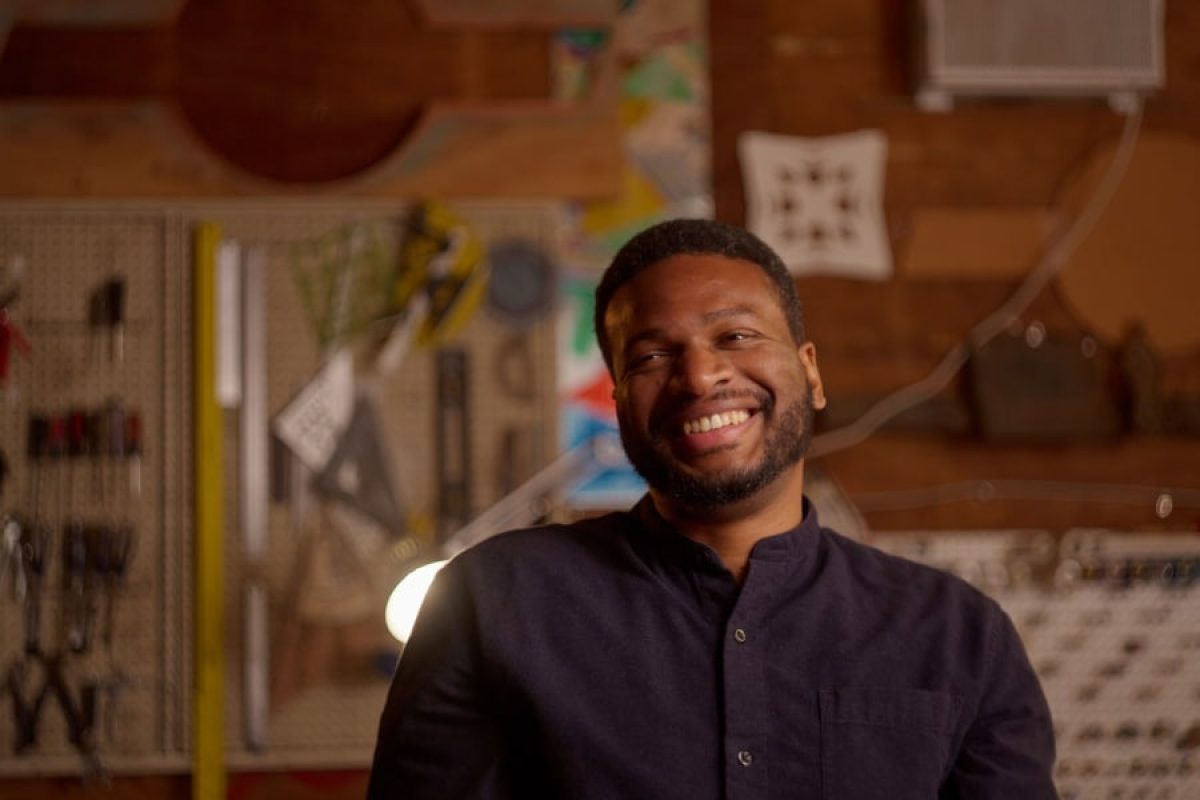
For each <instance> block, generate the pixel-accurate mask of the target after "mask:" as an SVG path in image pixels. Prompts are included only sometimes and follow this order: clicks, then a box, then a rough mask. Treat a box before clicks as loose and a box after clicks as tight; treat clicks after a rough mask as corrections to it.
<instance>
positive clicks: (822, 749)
mask: <svg viewBox="0 0 1200 800" xmlns="http://www.w3.org/2000/svg"><path fill="white" fill-rule="evenodd" d="M596 332H597V337H598V340H599V343H600V347H601V350H602V351H603V353H604V357H605V360H606V363H607V364H608V367H609V370H610V372H611V373H612V377H613V381H614V385H615V391H614V397H615V399H616V403H617V412H618V421H619V424H620V429H621V440H622V442H623V443H624V446H625V449H626V452H627V453H628V455H629V458H630V461H631V462H632V463H633V464H634V466H635V467H636V468H637V469H638V471H639V472H640V473H641V474H642V475H643V476H644V477H645V478H646V481H647V483H648V484H649V486H650V490H649V493H648V495H647V496H646V497H645V498H643V500H642V501H641V502H640V503H638V505H637V506H635V507H634V508H633V509H632V510H630V511H628V512H623V513H616V514H610V515H607V516H604V517H600V518H597V519H593V520H587V521H583V522H579V523H575V524H573V525H555V526H544V527H539V528H533V529H527V530H523V531H515V532H510V533H507V534H505V535H502V536H497V537H494V538H492V539H490V540H488V541H486V542H484V543H483V544H481V545H478V546H477V547H475V548H473V549H471V550H469V551H467V552H466V553H463V554H462V555H460V556H459V557H458V558H456V559H454V560H453V561H452V562H451V563H450V564H449V565H448V566H447V567H446V568H445V569H444V570H443V571H442V572H441V574H440V575H439V577H438V579H437V581H436V582H435V584H434V586H433V589H432V590H431V592H430V594H429V596H428V598H427V599H426V602H425V607H424V608H423V609H422V612H421V616H420V618H419V619H418V621H417V624H416V627H415V629H414V631H413V636H412V638H411V640H410V642H409V644H408V647H407V648H406V649H405V652H404V656H403V658H402V659H401V662H400V665H399V667H398V669H397V672H396V676H395V679H394V681H393V685H392V690H391V692H390V694H389V697H388V702H387V706H386V708H385V710H384V713H383V718H382V721H381V724H380V731H379V740H378V744H377V748H376V753H375V761H374V765H373V768H372V773H371V782H370V791H369V796H370V797H371V798H373V799H374V800H379V799H382V798H430V799H431V800H432V798H438V799H439V800H453V799H454V798H531V799H536V800H542V799H543V798H547V799H549V798H572V799H575V798H655V800H659V799H663V798H679V800H708V799H709V798H712V799H713V800H716V799H717V798H728V799H729V800H734V799H740V798H747V799H749V798H754V799H755V800H768V799H773V798H796V799H797V800H801V799H804V800H807V799H808V798H812V799H813V800H822V799H825V800H828V799H830V798H844V799H846V800H869V799H870V798H888V799H889V800H906V799H909V798H911V799H912V800H917V799H918V798H929V799H930V800H932V799H934V798H941V799H943V800H944V799H945V798H981V799H983V800H993V799H994V800H1001V799H1002V798H1003V799H1004V800H1009V799H1011V798H1022V800H1028V799H1029V798H1033V799H1034V800H1041V798H1047V800H1048V799H1049V798H1054V797H1056V794H1055V791H1054V787H1053V784H1052V782H1051V779H1050V771H1051V767H1052V765H1053V760H1054V741H1053V734H1052V729H1051V724H1050V715H1049V710H1048V708H1047V706H1046V702H1045V699H1044V697H1043V695H1042V692H1041V689H1040V687H1039V686H1038V682H1037V679H1036V677H1035V676H1034V673H1033V670H1032V669H1031V668H1030V666H1029V663H1028V659H1027V658H1026V656H1025V653H1024V650H1023V649H1022V647H1021V643H1020V640H1019V639H1018V638H1017V635H1016V632H1015V631H1014V629H1013V626H1012V624H1011V622H1010V621H1009V620H1008V618H1007V617H1006V616H1005V615H1004V613H1003V612H1002V611H1001V610H1000V609H999V607H998V606H996V604H995V603H993V602H992V601H991V600H989V599H987V598H986V597H984V596H983V595H981V594H980V593H978V592H976V591H975V590H974V589H972V588H970V587H969V586H967V585H966V584H964V583H963V582H961V581H959V580H957V579H955V578H952V577H950V576H948V575H946V574H944V573H940V572H937V571H935V570H931V569H928V568H925V567H920V566H917V565H915V564H911V563H909V562H906V561H903V560H900V559H897V558H893V557H890V556H886V555H884V554H882V553H880V552H878V551H876V550H873V549H871V548H868V547H865V546H863V545H861V544H857V543H855V542H852V541H849V540H847V539H844V538H842V537H840V536H838V535H837V534H836V533H834V532H833V531H830V530H828V529H825V528H822V527H821V525H820V523H819V522H818V520H817V511H816V509H815V508H813V507H812V506H811V505H810V504H809V503H808V502H807V501H806V500H805V498H804V455H805V451H806V450H807V447H808V442H809V440H810V438H811V432H812V422H813V414H814V412H815V411H816V410H818V409H820V408H823V407H824V406H825V402H826V401H825V393H824V388H823V386H822V383H821V375H820V371H819V370H818V368H817V358H816V350H815V348H814V346H813V345H812V343H811V342H809V341H808V340H807V338H806V337H805V334H804V324H803V318H802V314H801V307H800V302H799V299H798V298H797V296H796V290H795V286H794V284H793V282H792V279H791V277H790V276H789V275H788V273H787V270H786V269H785V268H784V266H783V264H782V263H781V262H780V260H779V258H778V256H776V255H775V253H773V252H772V251H771V250H770V249H769V248H768V247H767V246H766V245H764V244H763V243H762V242H761V241H759V240H758V239H756V238H755V237H753V236H752V235H750V234H749V233H747V232H745V231H743V230H741V229H738V228H734V227H731V226H727V225H722V224H720V223H714V222H707V221H701V220H675V221H671V222H666V223H663V224H661V225H658V226H655V227H653V228H651V229H649V230H647V231H645V232H643V233H641V234H639V235H638V236H637V237H635V238H634V239H633V240H632V241H630V242H629V244H627V245H626V246H625V247H624V248H623V249H622V250H621V252H620V253H618V254H617V256H616V258H615V259H614V261H613V263H612V265H611V266H610V267H609V269H608V270H607V272H606V273H605V275H604V277H603V279H602V280H601V283H600V286H599V287H598V288H597V291H596Z"/></svg>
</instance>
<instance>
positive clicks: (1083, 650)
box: [873, 531, 1200, 800]
mask: <svg viewBox="0 0 1200 800" xmlns="http://www.w3.org/2000/svg"><path fill="white" fill-rule="evenodd" d="M873 543H874V544H876V545H877V546H879V547H882V548H883V549H885V550H888V551H890V552H893V553H896V554H898V555H902V556H905V557H907V558H911V559H913V560H916V561H922V562H925V563H929V564H932V565H934V566H938V567H941V568H944V569H947V570H949V571H951V572H955V573H957V574H959V575H961V576H962V577H964V578H967V579H968V580H970V581H972V582H973V583H975V584H976V585H978V586H979V588H981V589H983V590H984V591H986V592H988V593H989V594H991V595H992V596H993V597H994V598H995V599H996V600H997V601H998V602H999V603H1000V604H1001V605H1002V606H1003V607H1004V608H1005V610H1006V611H1007V612H1008V613H1009V615H1010V616H1011V617H1012V619H1013V621H1014V623H1015V624H1016V625H1017V629H1018V630H1019V631H1020V633H1021V637H1022V639H1023V641H1024V643H1025V646H1026V649H1027V650H1028V652H1029V656H1030V660H1031V661H1032V663H1033V665H1034V668H1035V669H1036V670H1037V672H1038V675H1039V677H1040V678H1041V681H1042V686H1043V689H1044V690H1045V692H1046V697H1047V700H1048V701H1049V703H1050V707H1051V710H1052V712H1053V715H1054V727H1055V734H1056V738H1057V743H1058V763H1057V767H1056V771H1055V780H1056V782H1057V784H1058V787H1059V791H1060V793H1061V795H1062V797H1063V798H1064V800H1133V799H1134V798H1145V799H1146V800H1190V798H1196V797H1200V760H1198V758H1200V580H1198V579H1200V539H1198V538H1197V537H1196V536H1195V535H1194V534H1178V535H1158V534H1155V535H1117V534H1112V533H1104V532H1095V531H1075V532H1071V533H1068V534H1067V535H1065V536H1064V537H1062V538H1061V540H1059V539H1057V538H1056V537H1054V536H1051V535H1050V534H1048V533H1045V532H1028V531H1012V532H996V533H984V532H972V533H964V534H953V533H945V534H899V533H898V534H887V535H883V536H879V537H878V538H877V539H876V540H875V541H874V542H873Z"/></svg>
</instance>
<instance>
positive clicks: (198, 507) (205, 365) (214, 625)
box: [192, 223, 225, 800]
mask: <svg viewBox="0 0 1200 800" xmlns="http://www.w3.org/2000/svg"><path fill="white" fill-rule="evenodd" d="M220 241H221V230H220V227H219V226H218V225H215V224H213V223H202V224H200V225H198V226H197V227H196V230H195V236H194V247H195V250H194V280H193V288H192V291H193V309H192V313H193V326H194V332H193V336H194V340H193V346H194V348H195V353H194V360H193V382H192V383H193V390H194V397H193V405H194V409H193V414H194V424H195V447H194V458H195V464H194V480H195V482H196V484H195V512H196V520H195V538H196V545H195V687H194V696H193V703H192V714H193V717H192V722H193V726H192V732H193V736H192V764H193V769H192V796H193V797H194V798H196V800H225V687H224V672H225V664H224V656H223V653H224V646H225V639H224V630H223V625H222V618H223V613H224V566H223V565H224V552H223V547H222V542H223V539H222V537H223V535H224V520H223V516H224V499H223V496H222V495H223V492H222V477H221V472H222V452H221V451H222V446H221V445H222V437H223V436H224V430H223V426H222V423H221V410H220V408H219V406H218V405H217V394H216V341H217V331H216V322H215V320H216V309H215V306H216V303H215V296H216V280H215V276H216V252H217V245H218V244H219V242H220Z"/></svg>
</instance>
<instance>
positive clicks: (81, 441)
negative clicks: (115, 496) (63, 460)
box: [67, 409, 88, 508]
mask: <svg viewBox="0 0 1200 800" xmlns="http://www.w3.org/2000/svg"><path fill="white" fill-rule="evenodd" d="M87 452H88V436H87V412H85V411H81V410H79V409H73V410H71V411H69V412H67V455H68V456H70V458H71V463H70V464H69V465H68V466H67V505H68V506H70V507H71V508H74V507H75V472H76V470H77V467H76V462H75V459H78V458H80V457H82V456H85V455H87Z"/></svg>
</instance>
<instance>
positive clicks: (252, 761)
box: [194, 204, 561, 768]
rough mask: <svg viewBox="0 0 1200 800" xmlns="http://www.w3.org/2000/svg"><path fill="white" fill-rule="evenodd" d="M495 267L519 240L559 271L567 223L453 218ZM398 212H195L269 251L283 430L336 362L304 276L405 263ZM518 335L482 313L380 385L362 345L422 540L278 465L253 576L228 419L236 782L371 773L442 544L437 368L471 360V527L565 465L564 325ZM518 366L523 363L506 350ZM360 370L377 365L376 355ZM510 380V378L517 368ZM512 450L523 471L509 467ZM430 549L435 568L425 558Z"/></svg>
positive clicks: (544, 317) (520, 214)
mask: <svg viewBox="0 0 1200 800" xmlns="http://www.w3.org/2000/svg"><path fill="white" fill-rule="evenodd" d="M453 210H454V211H455V212H456V213H458V214H460V215H461V216H462V217H464V218H465V219H466V221H467V222H468V224H469V226H470V229H471V231H472V232H473V233H474V235H475V236H476V237H477V238H478V239H479V240H480V242H481V244H482V245H483V246H484V248H485V250H486V249H487V248H488V247H489V246H490V245H491V244H493V243H496V242H502V241H514V240H520V241H522V242H525V243H526V244H529V245H532V246H534V247H536V248H537V249H539V250H541V251H542V252H543V253H544V254H545V255H546V256H547V257H548V258H549V260H550V261H551V262H556V261H557V260H559V258H560V256H561V243H560V229H561V223H560V211H559V209H558V207H556V206H552V205H542V204H496V205H483V204H455V206H454V209H453ZM408 211H409V209H408V208H406V207H403V206H391V207H384V206H360V207H357V208H353V209H350V210H346V209H345V208H339V209H329V208H321V207H319V206H318V207H313V206H303V205H295V206H293V207H291V208H283V209H281V208H279V207H274V208H271V209H263V208H255V207H245V206H241V205H239V206H236V207H233V208H223V207H210V208H205V209H203V210H199V211H197V212H196V213H195V216H194V218H195V219H196V220H199V219H207V220H211V221H214V222H217V223H218V224H219V225H220V226H221V232H222V238H223V240H225V241H236V242H237V243H238V244H239V245H240V246H241V247H242V249H243V252H246V251H247V250H248V249H257V251H258V252H259V253H260V254H261V256H262V258H263V259H264V269H265V272H266V286H267V291H266V336H267V350H268V353H269V359H268V362H269V363H268V386H267V394H268V401H267V404H268V408H269V415H270V416H271V417H272V418H274V417H275V416H276V415H278V414H279V413H280V412H281V411H282V410H283V409H284V408H285V407H286V406H287V404H288V403H289V402H290V401H291V400H292V399H293V398H294V397H295V396H296V395H297V394H298V393H299V392H300V391H301V390H302V389H303V388H304V387H305V385H306V384H307V383H308V382H309V381H310V380H312V379H313V377H314V376H315V375H316V374H317V372H318V370H319V369H320V368H321V366H322V364H323V363H324V359H326V358H328V357H330V356H331V355H332V354H333V353H334V352H337V350H338V348H337V347H334V346H323V345H322V342H321V341H320V339H321V337H320V336H319V334H318V326H317V325H316V324H315V321H314V317H313V316H312V314H311V313H310V310H311V299H306V297H305V295H304V291H303V289H302V285H303V281H302V280H300V278H299V276H300V275H301V274H302V273H307V274H310V275H311V274H312V272H313V270H315V269H319V268H323V267H324V266H328V265H330V264H335V265H336V264H340V265H341V267H340V268H343V269H355V268H356V267H355V265H354V263H353V262H355V260H356V259H358V258H360V257H361V256H362V255H363V253H365V252H367V251H371V252H373V253H374V256H373V257H375V258H378V257H382V258H383V260H384V261H385V262H389V261H394V260H395V259H396V258H397V254H398V252H399V246H400V243H401V241H402V238H403V229H402V224H401V223H402V220H403V219H404V218H405V216H406V215H407V213H408ZM543 312H544V313H542V314H541V315H540V316H539V317H538V318H537V319H536V320H532V321H529V320H526V321H525V322H523V323H520V324H516V323H514V320H513V319H512V318H511V316H510V315H508V314H498V313H493V312H492V311H491V310H490V307H489V305H488V304H487V303H486V302H485V303H483V304H482V305H481V307H480V308H479V309H478V310H477V311H476V312H475V313H473V314H472V316H471V317H470V320H469V322H468V323H467V325H466V327H465V329H464V330H462V331H461V332H460V333H458V334H456V335H454V336H451V337H450V338H448V339H447V340H445V341H440V342H439V343H438V344H437V346H436V347H416V346H414V347H413V348H412V349H410V350H409V352H408V353H407V355H406V356H405V357H404V359H403V361H402V362H401V364H400V366H399V367H398V368H397V369H396V370H395V371H394V372H393V373H391V374H390V375H389V376H388V377H386V378H383V379H381V380H377V379H376V378H374V377H373V376H372V375H371V374H370V372H371V371H370V369H369V365H370V356H369V354H370V353H371V352H373V351H372V350H371V348H370V347H367V348H366V350H365V351H364V348H363V343H364V342H365V341H369V340H370V339H371V337H372V331H371V329H370V327H369V326H368V327H367V328H365V329H364V330H363V331H362V332H361V333H360V334H359V335H357V336H353V337H350V338H349V342H350V344H349V349H350V350H351V351H353V352H354V354H355V355H354V360H355V367H354V372H355V374H356V379H355V382H356V386H357V387H358V388H359V389H361V390H362V391H363V392H364V393H366V394H367V395H369V397H370V402H371V404H372V409H373V411H374V417H375V420H376V422H377V424H378V429H379V438H380V441H381V442H383V447H382V448H381V449H382V451H383V453H384V455H385V457H386V459H387V462H388V464H389V466H390V468H391V469H390V471H391V473H392V478H393V481H392V483H393V488H394V489H395V492H396V495H397V497H398V499H399V501H400V505H401V507H402V508H403V509H404V512H405V514H406V517H407V520H408V525H409V530H406V531H392V532H391V533H392V534H393V536H391V537H384V538H383V539H382V540H381V539H380V538H379V537H378V535H376V534H373V533H372V532H371V531H369V530H364V529H363V528H362V526H361V525H360V524H359V523H360V522H361V520H356V519H355V518H353V517H352V516H351V515H347V514H346V513H345V511H344V509H342V508H341V507H340V506H339V505H338V504H337V503H335V502H331V501H330V500H329V499H328V498H323V497H322V496H321V495H320V493H318V492H316V491H313V489H312V487H311V484H312V479H313V477H314V476H313V475H312V473H310V472H306V471H305V470H304V469H303V467H302V466H301V465H300V464H299V463H298V462H297V460H296V459H294V458H291V457H289V456H288V455H287V454H286V452H285V450H284V449H282V448H280V447H273V448H272V460H273V462H276V463H273V466H272V469H273V470H275V469H279V468H280V467H281V466H282V465H281V464H279V463H277V462H278V461H279V460H280V459H283V460H286V461H288V466H287V468H286V469H285V470H284V472H290V473H291V474H290V477H287V478H284V479H283V480H286V481H287V483H288V484H289V488H288V494H289V497H288V498H287V499H281V500H279V501H278V502H272V504H271V506H270V508H269V531H270V533H269V541H268V546H267V555H266V558H265V559H264V561H263V563H262V564H261V565H260V566H258V567H254V568H253V569H250V568H248V567H247V565H246V564H245V563H244V562H243V560H242V558H241V553H242V551H243V545H242V542H241V538H240V534H239V532H238V527H239V522H238V515H237V498H238V496H239V488H240V486H239V479H238V472H239V466H238V464H237V462H236V458H237V452H238V447H237V445H238V436H239V431H238V426H237V423H236V419H235V418H234V416H233V412H226V413H227V415H228V416H227V417H226V442H225V453H226V456H225V458H226V469H225V481H226V483H225V496H226V498H227V501H226V537H225V552H226V556H227V559H226V573H225V587H226V604H225V605H226V616H225V630H226V649H225V659H226V687H227V689H226V692H227V697H226V700H227V702H226V731H225V735H226V741H227V743H228V745H229V747H228V758H229V763H230V765H231V767H233V768H243V767H246V768H263V767H267V768H269V767H274V766H304V767H331V766H365V765H366V764H368V763H369V760H370V757H371V753H372V751H373V748H374V742H375V735H376V730H377V725H378V719H379V714H380V712H381V710H382V708H383V703H384V698H385V695H386V691H387V687H388V684H389V682H390V677H391V671H392V669H393V667H394V664H395V658H396V656H397V654H398V645H397V644H396V642H395V641H394V640H393V639H391V637H390V635H388V634H387V632H386V629H385V628H384V624H383V609H384V606H385V604H386V600H387V596H388V594H389V593H390V590H391V589H392V587H393V586H394V584H395V582H396V581H397V580H398V579H399V577H401V576H402V575H403V574H404V571H405V570H406V569H408V568H410V567H411V566H412V563H413V560H414V559H421V558H424V557H432V556H431V552H432V543H433V540H434V539H435V538H436V536H437V532H438V530H439V528H442V527H444V526H443V524H442V520H440V519H439V513H438V512H439V502H438V501H439V486H438V481H437V468H436V461H437V450H438V448H437V446H436V445H437V442H436V441H435V439H436V428H437V426H436V415H437V411H438V386H437V367H436V364H437V360H438V357H439V352H443V353H444V352H455V353H462V354H463V356H464V357H465V359H466V369H467V386H468V394H467V402H468V409H467V413H466V415H465V416H466V417H467V419H468V420H469V425H468V427H467V431H468V438H469V441H468V442H467V443H466V445H467V452H468V453H469V463H468V466H469V485H470V494H469V496H468V498H467V503H468V506H467V508H466V513H467V516H468V518H469V517H471V516H474V515H475V514H477V513H478V512H480V511H482V510H484V509H486V508H487V507H489V506H490V505H492V504H493V503H495V502H496V501H497V500H499V499H500V498H502V497H503V496H504V495H505V494H507V493H508V492H509V491H511V489H512V488H514V486H515V484H516V483H519V482H520V481H522V480H524V479H525V478H528V477H531V475H532V474H533V473H535V472H536V471H537V470H538V469H540V468H541V467H543V466H544V465H545V464H547V463H548V462H549V460H551V459H552V458H553V456H554V455H556V448H557V442H556V439H555V429H556V424H557V416H556V408H557V401H556V395H555V391H556V390H555V387H556V383H555V374H556V371H555V358H556V351H555V344H554V319H553V315H552V312H553V309H552V308H549V307H547V308H545V309H543ZM514 347H517V348H519V350H520V352H519V353H518V357H517V358H516V359H513V357H512V354H511V352H510V351H511V349H513V348H514ZM364 352H366V353H367V355H364ZM514 362H515V363H514ZM514 442H516V443H517V447H518V449H519V450H520V451H521V453H520V458H519V459H518V461H519V466H516V467H514V464H513V463H512V462H511V461H509V460H508V458H507V456H506V451H507V450H511V449H512V448H513V447H514ZM414 542H421V543H422V546H423V550H420V551H418V550H416V549H415V548H414V547H413V543H414ZM251 576H261V577H263V578H265V581H266V584H267V586H268V590H269V595H270V607H271V613H270V628H271V635H270V648H271V651H272V652H271V659H270V670H271V672H270V684H271V690H272V691H271V697H270V701H269V712H268V716H267V725H266V733H265V737H264V738H263V741H262V742H260V743H258V746H254V747H252V746H251V743H250V741H249V740H248V738H247V734H246V729H247V728H246V722H247V720H246V703H245V698H246V696H245V693H244V691H243V687H244V683H243V678H242V667H243V663H242V661H243V643H242V631H243V619H242V615H241V609H242V604H243V599H242V592H243V587H244V582H245V580H246V579H247V578H249V577H251Z"/></svg>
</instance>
